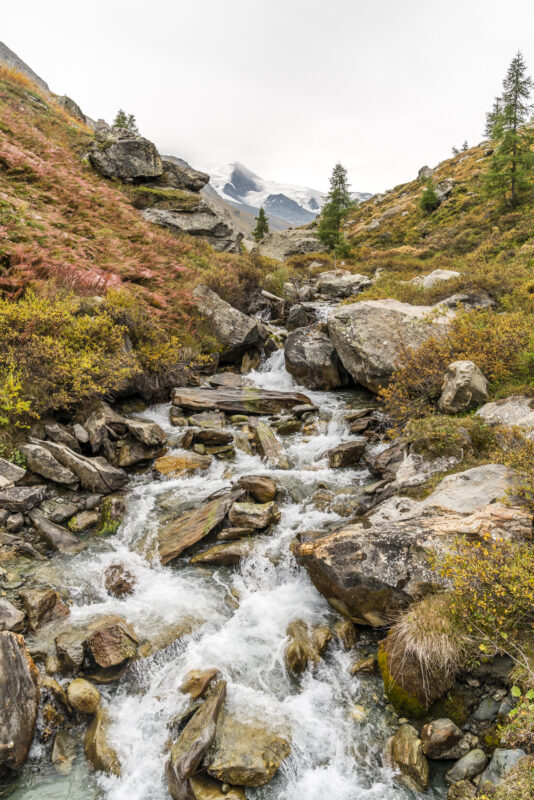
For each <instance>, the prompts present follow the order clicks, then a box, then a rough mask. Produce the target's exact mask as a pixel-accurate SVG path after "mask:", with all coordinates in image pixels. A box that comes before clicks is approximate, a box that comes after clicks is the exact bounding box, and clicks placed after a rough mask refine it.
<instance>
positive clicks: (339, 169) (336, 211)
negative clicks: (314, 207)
mask: <svg viewBox="0 0 534 800" xmlns="http://www.w3.org/2000/svg"><path fill="white" fill-rule="evenodd" d="M353 205H354V203H353V202H352V200H351V197H350V192H349V184H348V182H347V170H346V169H345V167H344V166H343V165H342V164H339V163H337V164H336V165H335V167H334V169H333V170H332V176H331V178H330V191H329V192H328V197H327V200H326V203H325V204H324V206H323V210H322V212H321V218H320V220H319V227H318V231H317V233H318V236H319V239H320V241H321V242H322V243H323V244H324V245H325V246H326V247H327V248H328V250H329V251H330V252H335V253H336V255H340V256H344V255H347V254H348V252H349V245H348V242H347V241H346V239H345V237H344V235H343V232H342V231H341V225H342V223H343V221H344V220H345V219H346V217H347V214H348V213H349V211H350V210H351V208H352V207H353Z"/></svg>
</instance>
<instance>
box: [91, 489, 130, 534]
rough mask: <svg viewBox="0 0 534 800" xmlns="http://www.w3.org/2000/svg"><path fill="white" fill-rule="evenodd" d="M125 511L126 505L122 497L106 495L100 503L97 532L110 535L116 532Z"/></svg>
mask: <svg viewBox="0 0 534 800" xmlns="http://www.w3.org/2000/svg"><path fill="white" fill-rule="evenodd" d="M125 511H126V507H125V505H124V500H123V499H122V497H106V499H105V500H104V502H103V503H102V509H101V511H100V517H99V519H98V528H97V534H98V535H99V536H111V535H113V534H114V533H116V532H117V531H118V529H119V526H120V524H121V522H122V518H123V516H124V512H125Z"/></svg>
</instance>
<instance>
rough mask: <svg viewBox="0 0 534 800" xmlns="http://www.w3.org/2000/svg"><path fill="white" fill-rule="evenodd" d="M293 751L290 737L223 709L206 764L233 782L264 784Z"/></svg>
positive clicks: (216, 774) (213, 773) (214, 773)
mask: <svg viewBox="0 0 534 800" xmlns="http://www.w3.org/2000/svg"><path fill="white" fill-rule="evenodd" d="M290 751H291V748H290V745H289V742H288V740H287V739H286V738H285V737H284V736H283V735H281V734H280V733H279V732H277V731H274V730H272V729H270V728H269V727H268V726H267V725H266V724H265V723H262V722H259V721H252V720H244V719H241V718H237V717H235V716H234V715H233V714H231V713H229V712H227V711H224V712H223V714H222V715H221V719H220V721H219V725H218V726H217V735H216V737H215V742H214V745H213V748H211V749H210V751H209V753H208V754H207V756H206V758H205V759H204V764H205V765H206V767H207V770H208V774H209V775H211V776H212V777H214V778H217V779H218V780H220V781H223V782H225V783H229V784H231V785H233V786H265V785H266V784H267V783H269V782H270V781H271V780H272V778H273V777H274V775H275V773H276V771H277V769H278V767H279V766H280V764H281V763H282V761H283V760H284V759H285V758H287V756H288V755H289V753H290Z"/></svg>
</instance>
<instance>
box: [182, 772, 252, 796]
mask: <svg viewBox="0 0 534 800" xmlns="http://www.w3.org/2000/svg"><path fill="white" fill-rule="evenodd" d="M189 785H190V787H191V790H192V792H193V797H194V800H225V798H226V800H247V799H246V796H245V793H244V791H243V790H242V789H239V788H237V787H236V786H230V785H229V784H224V783H223V784H221V783H219V781H214V780H213V778H210V777H208V775H203V774H202V773H201V772H199V773H197V774H196V775H193V777H192V778H190V780H189Z"/></svg>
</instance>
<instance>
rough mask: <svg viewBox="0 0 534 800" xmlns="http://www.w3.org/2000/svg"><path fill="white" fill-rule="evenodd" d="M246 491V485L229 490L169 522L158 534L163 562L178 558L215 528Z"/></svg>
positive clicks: (166, 562)
mask: <svg viewBox="0 0 534 800" xmlns="http://www.w3.org/2000/svg"><path fill="white" fill-rule="evenodd" d="M243 494H244V490H243V489H239V490H236V491H233V492H228V493H227V494H224V495H221V496H220V497H215V498H213V499H211V500H208V502H206V503H203V504H202V505H201V506H200V507H199V508H194V509H192V510H191V511H186V512H185V514H181V515H180V516H179V517H178V518H177V519H175V520H172V521H171V522H168V523H167V524H166V525H165V526H164V527H163V528H162V529H161V530H160V531H159V534H158V539H159V556H160V559H161V563H162V564H168V563H169V561H172V560H173V559H175V558H178V556H180V555H182V553H184V552H185V551H186V550H187V549H188V548H190V547H192V546H193V545H194V544H196V543H197V542H200V541H201V540H202V539H204V538H205V537H206V536H208V535H209V534H210V533H211V532H212V531H214V530H215V529H216V528H217V527H218V526H219V525H220V524H221V523H222V522H223V520H224V518H225V517H226V514H227V513H228V511H229V510H230V508H231V506H232V505H233V503H234V502H235V501H236V500H238V499H239V498H240V497H242V495H243Z"/></svg>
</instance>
